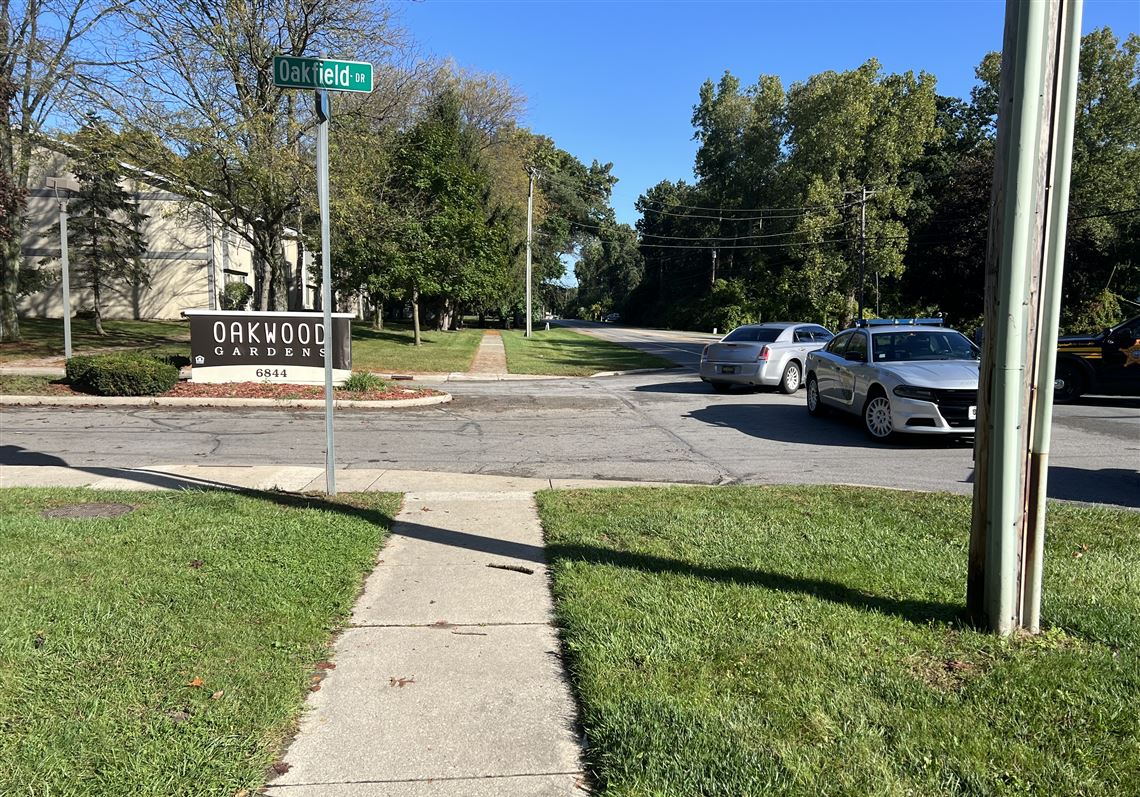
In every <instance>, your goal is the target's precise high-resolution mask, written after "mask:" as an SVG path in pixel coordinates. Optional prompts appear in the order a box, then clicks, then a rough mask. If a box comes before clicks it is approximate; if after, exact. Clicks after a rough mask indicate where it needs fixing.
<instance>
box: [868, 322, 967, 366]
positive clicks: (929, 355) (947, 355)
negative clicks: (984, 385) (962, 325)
mask: <svg viewBox="0 0 1140 797" xmlns="http://www.w3.org/2000/svg"><path fill="white" fill-rule="evenodd" d="M872 346H873V357H874V361H875V362H877V363H890V362H904V361H908V360H976V359H978V347H977V346H975V345H974V344H973V343H971V342H970V340H969V339H968V338H967V337H966V336H965V335H963V334H962V333H960V332H955V331H953V330H950V329H946V330H937V331H925V330H924V331H914V332H910V331H906V332H876V333H875V335H874V340H873V342H872Z"/></svg>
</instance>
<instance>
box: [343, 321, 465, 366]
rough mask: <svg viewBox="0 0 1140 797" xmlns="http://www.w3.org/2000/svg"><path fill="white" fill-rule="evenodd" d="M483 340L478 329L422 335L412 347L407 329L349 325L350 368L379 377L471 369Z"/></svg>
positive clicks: (392, 325)
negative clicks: (380, 375) (374, 372)
mask: <svg viewBox="0 0 1140 797" xmlns="http://www.w3.org/2000/svg"><path fill="white" fill-rule="evenodd" d="M482 338H483V330H481V329H462V330H459V331H458V332H435V331H423V332H422V333H421V335H420V339H421V341H422V343H421V344H420V345H419V346H416V345H414V344H413V342H412V341H413V340H414V337H413V335H412V330H411V327H410V326H406V325H403V324H399V325H394V324H385V328H384V329H382V330H374V329H372V328H371V327H370V326H369V325H367V324H353V325H352V367H353V368H357V369H363V370H369V371H380V372H382V373H411V374H425V373H450V372H452V371H466V370H467V369H468V368H470V367H471V360H472V359H474V357H475V350H476V349H478V348H479V341H480V340H482Z"/></svg>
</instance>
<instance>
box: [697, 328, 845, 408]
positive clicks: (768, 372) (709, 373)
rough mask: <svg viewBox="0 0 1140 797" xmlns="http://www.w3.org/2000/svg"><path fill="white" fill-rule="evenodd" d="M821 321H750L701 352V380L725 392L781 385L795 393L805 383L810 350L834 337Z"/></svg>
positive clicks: (782, 388)
mask: <svg viewBox="0 0 1140 797" xmlns="http://www.w3.org/2000/svg"><path fill="white" fill-rule="evenodd" d="M832 337H833V336H832V334H831V332H830V330H828V329H826V328H824V327H821V326H820V325H819V324H803V323H789V322H786V321H773V322H769V323H766V324H747V325H745V326H742V327H737V328H736V329H734V330H732V332H729V333H728V334H727V335H725V336H724V337H723V338H721V339H720V342H718V343H711V344H709V345H708V346H705V349H704V351H703V352H701V368H700V374H701V380H702V381H704V382H708V383H709V384H710V385H712V387H713V390H715V391H717V392H718V393H723V392H724V391H726V390H728V389H729V388H730V387H732V386H733V385H743V386H757V385H767V386H769V387H776V386H779V388H780V390H782V391H783V392H785V393H795V392H796V391H797V390H799V388H800V385H801V384H803V374H804V363H805V362H806V361H807V355H808V352H811V351H814V350H815V349H818V348H819V347H820V346H822V345H823V344H825V343H827V341H829V340H831V338H832Z"/></svg>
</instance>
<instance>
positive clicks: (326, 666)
mask: <svg viewBox="0 0 1140 797" xmlns="http://www.w3.org/2000/svg"><path fill="white" fill-rule="evenodd" d="M317 669H318V670H335V669H336V665H335V664H333V663H332V662H331V661H318V662H317Z"/></svg>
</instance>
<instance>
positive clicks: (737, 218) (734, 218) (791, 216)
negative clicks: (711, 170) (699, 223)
mask: <svg viewBox="0 0 1140 797" xmlns="http://www.w3.org/2000/svg"><path fill="white" fill-rule="evenodd" d="M852 204H857V203H852ZM850 206H851V205H850V204H847V205H835V206H828V208H827V209H828V210H830V209H832V208H833V207H834V209H837V210H841V209H843V208H845V207H850ZM785 209H786V210H791V209H792V208H785ZM713 210H716V208H713ZM773 210H780V208H773ZM641 211H642V213H645V212H649V213H656V214H657V215H659V216H673V217H674V218H681V219H708V220H711V221H734V222H741V221H778V220H780V219H799V218H802V217H804V216H807V215H809V214H811V213H814V212H815V210H814V209H813V208H803V209H802V211H803V212H802V213H790V214H786V215H778V214H774V213H773V214H765V215H763V216H743V217H742V216H723V215H719V216H711V215H705V214H701V213H673V212H671V211H668V210H660V209H658V208H651V207H643V208H642V209H641Z"/></svg>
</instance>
